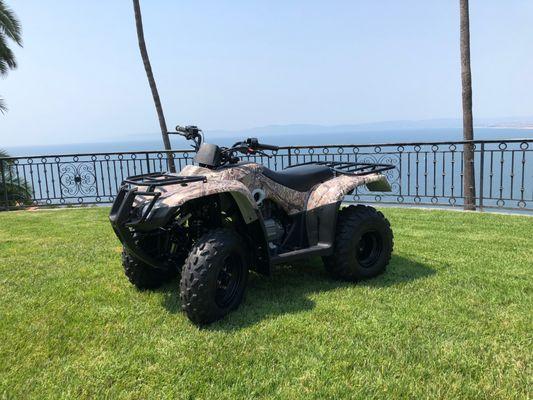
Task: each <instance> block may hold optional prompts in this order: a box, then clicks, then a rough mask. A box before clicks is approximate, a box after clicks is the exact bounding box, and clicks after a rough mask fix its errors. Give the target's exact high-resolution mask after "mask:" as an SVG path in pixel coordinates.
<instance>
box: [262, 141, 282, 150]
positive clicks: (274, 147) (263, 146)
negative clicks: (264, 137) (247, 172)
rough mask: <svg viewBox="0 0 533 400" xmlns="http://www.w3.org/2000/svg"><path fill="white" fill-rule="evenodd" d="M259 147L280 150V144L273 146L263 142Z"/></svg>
mask: <svg viewBox="0 0 533 400" xmlns="http://www.w3.org/2000/svg"><path fill="white" fill-rule="evenodd" d="M257 147H258V148H259V149H263V150H279V147H278V146H273V145H270V144H263V143H258V144H257Z"/></svg>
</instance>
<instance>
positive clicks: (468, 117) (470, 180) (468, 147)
mask: <svg viewBox="0 0 533 400" xmlns="http://www.w3.org/2000/svg"><path fill="white" fill-rule="evenodd" d="M460 8H461V81H462V87H463V140H465V141H466V140H474V122H473V116H472V72H471V70H470V18H469V12H468V0H460ZM463 197H464V209H465V210H475V209H476V189H475V177H474V145H473V144H470V143H468V144H465V145H464V147H463Z"/></svg>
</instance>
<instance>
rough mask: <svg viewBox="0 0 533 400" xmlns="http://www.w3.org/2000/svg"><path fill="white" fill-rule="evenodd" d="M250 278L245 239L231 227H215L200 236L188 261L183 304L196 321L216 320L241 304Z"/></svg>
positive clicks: (183, 280)
mask: <svg viewBox="0 0 533 400" xmlns="http://www.w3.org/2000/svg"><path fill="white" fill-rule="evenodd" d="M247 279H248V263H247V257H246V248H245V245H244V240H243V239H242V238H241V237H240V236H239V235H237V233H235V232H234V231H232V230H230V229H214V230H212V231H211V232H208V233H206V234H205V235H203V236H202V237H200V239H198V241H197V242H196V243H195V245H194V246H193V248H192V249H191V251H190V253H189V256H188V257H187V260H186V261H185V265H184V266H183V270H182V274H181V282H180V298H181V304H182V306H181V307H182V309H183V311H185V313H186V314H187V317H188V318H189V319H190V320H191V321H192V322H194V323H196V324H199V325H203V324H208V323H210V322H213V321H216V320H218V319H220V318H222V317H223V316H225V315H226V314H228V313H229V312H230V311H232V310H234V309H236V308H237V307H238V306H239V304H240V303H241V301H242V299H243V296H244V290H245V288H246V282H247Z"/></svg>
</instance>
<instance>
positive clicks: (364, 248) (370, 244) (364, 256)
mask: <svg viewBox="0 0 533 400" xmlns="http://www.w3.org/2000/svg"><path fill="white" fill-rule="evenodd" d="M382 250H383V240H382V239H381V235H380V234H379V233H378V232H376V231H371V232H366V233H364V234H363V235H362V236H361V238H360V239H359V242H358V243H357V245H356V257H357V261H358V262H359V264H360V265H361V266H362V267H363V268H371V267H373V266H374V264H375V263H376V261H377V260H378V259H379V256H380V255H381V252H382Z"/></svg>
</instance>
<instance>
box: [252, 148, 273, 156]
mask: <svg viewBox="0 0 533 400" xmlns="http://www.w3.org/2000/svg"><path fill="white" fill-rule="evenodd" d="M248 150H251V151H249V154H251V155H257V154H259V155H260V156H261V157H263V156H264V157H268V158H272V156H271V155H270V154H267V153H265V152H264V151H262V150H255V149H252V148H249V149H248Z"/></svg>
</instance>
